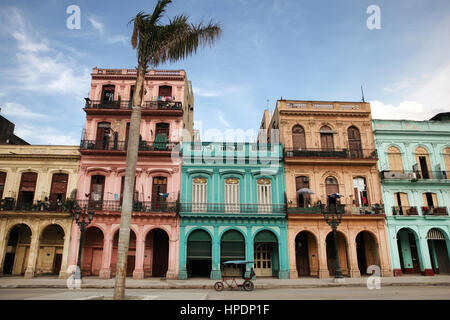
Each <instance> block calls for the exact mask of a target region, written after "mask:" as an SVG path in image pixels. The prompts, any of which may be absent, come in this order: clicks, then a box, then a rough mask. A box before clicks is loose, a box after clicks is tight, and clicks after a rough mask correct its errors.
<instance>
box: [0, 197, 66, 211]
mask: <svg viewBox="0 0 450 320" xmlns="http://www.w3.org/2000/svg"><path fill="white" fill-rule="evenodd" d="M72 206H73V201H72V200H66V201H50V200H48V201H45V200H37V201H31V202H30V201H22V202H17V200H16V199H14V198H5V199H1V200H0V210H1V211H41V212H64V211H70V209H72Z"/></svg>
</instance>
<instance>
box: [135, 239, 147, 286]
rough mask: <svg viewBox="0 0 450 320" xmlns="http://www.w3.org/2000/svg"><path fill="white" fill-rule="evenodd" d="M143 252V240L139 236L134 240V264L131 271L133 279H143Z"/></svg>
mask: <svg viewBox="0 0 450 320" xmlns="http://www.w3.org/2000/svg"><path fill="white" fill-rule="evenodd" d="M144 252H145V239H142V236H139V238H138V239H136V264H135V267H134V271H133V279H144Z"/></svg>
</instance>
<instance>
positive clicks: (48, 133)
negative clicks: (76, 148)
mask: <svg viewBox="0 0 450 320" xmlns="http://www.w3.org/2000/svg"><path fill="white" fill-rule="evenodd" d="M14 134H15V135H16V136H18V137H20V138H22V139H24V140H25V141H27V142H29V143H31V144H46V145H47V144H50V145H78V144H79V140H78V139H75V138H74V137H73V135H71V134H67V133H64V132H61V131H59V130H57V129H55V128H52V127H48V126H47V127H43V126H34V125H29V124H25V125H16V127H15V130H14Z"/></svg>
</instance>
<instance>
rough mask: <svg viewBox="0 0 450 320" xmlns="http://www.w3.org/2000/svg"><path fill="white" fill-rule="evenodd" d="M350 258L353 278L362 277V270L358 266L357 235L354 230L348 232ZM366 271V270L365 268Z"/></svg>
mask: <svg viewBox="0 0 450 320" xmlns="http://www.w3.org/2000/svg"><path fill="white" fill-rule="evenodd" d="M348 237H349V239H348V252H347V256H348V260H349V264H350V265H349V271H350V272H349V273H350V277H351V278H360V277H361V272H360V271H359V267H358V254H357V253H356V237H354V233H353V232H349V233H348ZM363 271H365V270H363Z"/></svg>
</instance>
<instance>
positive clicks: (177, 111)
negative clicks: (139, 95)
mask: <svg viewBox="0 0 450 320" xmlns="http://www.w3.org/2000/svg"><path fill="white" fill-rule="evenodd" d="M85 100H86V104H85V106H84V110H85V111H86V113H88V114H108V113H111V112H114V113H119V114H121V113H123V114H130V113H131V109H132V101H131V100H112V101H106V100H105V101H102V100H90V99H88V98H85ZM141 111H142V114H143V115H145V114H149V113H150V114H153V113H155V114H159V115H175V116H180V115H183V108H182V103H181V102H180V101H174V100H172V99H170V100H167V101H166V100H164V101H163V100H154V101H144V103H143V105H142V108H141Z"/></svg>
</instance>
